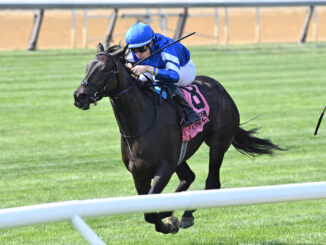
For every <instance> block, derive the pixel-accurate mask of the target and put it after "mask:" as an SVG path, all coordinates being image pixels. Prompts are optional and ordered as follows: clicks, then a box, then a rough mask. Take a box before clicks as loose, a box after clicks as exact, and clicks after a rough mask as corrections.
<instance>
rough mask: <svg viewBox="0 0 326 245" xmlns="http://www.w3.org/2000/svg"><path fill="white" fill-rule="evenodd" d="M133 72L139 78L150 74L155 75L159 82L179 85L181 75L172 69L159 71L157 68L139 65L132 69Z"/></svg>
mask: <svg viewBox="0 0 326 245" xmlns="http://www.w3.org/2000/svg"><path fill="white" fill-rule="evenodd" d="M129 64H130V63H129ZM130 68H131V65H130ZM131 70H132V72H133V73H134V74H135V75H137V76H139V75H140V74H144V73H146V72H149V73H150V74H152V75H154V76H155V78H156V79H157V80H161V81H166V82H172V83H177V82H178V81H179V73H178V72H176V71H174V70H172V69H158V68H156V67H152V66H148V65H137V66H135V67H133V68H131Z"/></svg>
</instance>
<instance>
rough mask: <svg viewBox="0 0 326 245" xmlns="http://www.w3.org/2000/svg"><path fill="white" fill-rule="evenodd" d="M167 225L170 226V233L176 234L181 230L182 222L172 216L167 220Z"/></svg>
mask: <svg viewBox="0 0 326 245" xmlns="http://www.w3.org/2000/svg"><path fill="white" fill-rule="evenodd" d="M166 223H167V224H169V226H170V233H172V234H176V233H178V231H179V229H180V222H179V220H178V218H177V217H175V216H170V217H168V218H166Z"/></svg>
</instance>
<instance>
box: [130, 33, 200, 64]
mask: <svg viewBox="0 0 326 245" xmlns="http://www.w3.org/2000/svg"><path fill="white" fill-rule="evenodd" d="M195 33H196V32H192V33H190V34H188V35H186V36H184V37H180V38H179V39H177V40H175V41H174V42H172V43H170V44H168V45H166V46H164V47H163V48H160V49H159V50H156V51H155V52H154V53H152V54H151V55H150V56H148V57H146V58H144V59H142V60H140V61H138V62H136V63H135V64H133V66H132V67H135V66H136V65H139V64H140V63H142V62H144V61H145V60H147V59H149V58H150V57H152V56H153V55H155V54H157V53H158V52H161V51H162V50H163V49H165V48H167V47H169V46H171V45H173V44H175V43H177V42H180V41H181V40H183V39H185V38H187V37H190V36H192V35H194V34H195Z"/></svg>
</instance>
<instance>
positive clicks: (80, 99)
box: [74, 89, 90, 110]
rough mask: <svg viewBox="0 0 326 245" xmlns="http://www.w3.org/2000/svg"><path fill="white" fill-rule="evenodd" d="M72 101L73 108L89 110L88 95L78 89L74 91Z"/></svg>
mask: <svg viewBox="0 0 326 245" xmlns="http://www.w3.org/2000/svg"><path fill="white" fill-rule="evenodd" d="M74 99H75V103H74V104H75V106H76V107H78V108H80V109H83V110H88V109H89V104H90V103H89V95H88V93H87V92H85V91H79V89H76V91H75V92H74Z"/></svg>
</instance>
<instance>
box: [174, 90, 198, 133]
mask: <svg viewBox="0 0 326 245" xmlns="http://www.w3.org/2000/svg"><path fill="white" fill-rule="evenodd" d="M174 99H175V101H176V102H177V103H178V104H179V105H180V106H181V108H182V110H183V111H184V113H185V119H184V121H183V123H182V128H184V127H186V126H188V125H190V124H192V123H193V122H196V121H199V120H200V117H199V115H198V114H197V113H196V112H195V111H194V110H193V109H192V107H191V106H190V105H189V104H188V102H187V101H186V99H185V98H184V97H183V94H182V92H181V91H180V89H179V88H176V90H175V92H174Z"/></svg>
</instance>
